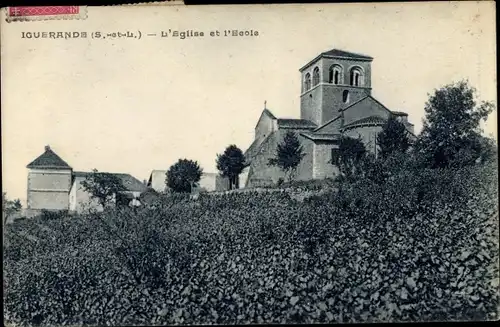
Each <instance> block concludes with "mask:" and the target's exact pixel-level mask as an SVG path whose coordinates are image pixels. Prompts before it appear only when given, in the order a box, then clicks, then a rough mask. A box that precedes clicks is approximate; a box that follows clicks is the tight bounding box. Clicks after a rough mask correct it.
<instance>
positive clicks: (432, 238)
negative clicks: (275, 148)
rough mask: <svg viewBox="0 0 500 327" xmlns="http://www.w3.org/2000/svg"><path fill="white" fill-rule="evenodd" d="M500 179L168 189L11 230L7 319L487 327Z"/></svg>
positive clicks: (455, 174) (448, 173)
mask: <svg viewBox="0 0 500 327" xmlns="http://www.w3.org/2000/svg"><path fill="white" fill-rule="evenodd" d="M400 159H401V157H398V156H395V157H394V158H392V159H388V160H395V161H397V160H400ZM401 160H402V159H401ZM497 169H498V168H497V165H496V163H495V162H486V163H485V164H481V165H476V166H470V167H462V168H459V169H448V168H447V169H427V168H425V169H420V170H419V171H417V172H418V173H417V172H416V171H414V170H413V171H412V170H407V169H399V170H397V169H394V170H393V171H392V172H391V173H392V175H391V176H390V178H387V179H386V182H385V183H384V184H382V185H381V184H379V183H377V182H376V181H372V180H371V179H369V178H367V177H360V178H359V179H357V180H353V181H348V180H345V181H343V182H342V184H341V185H338V186H341V187H340V188H339V189H338V190H335V189H332V190H331V191H329V192H326V193H322V194H319V193H318V195H317V196H316V197H314V198H311V199H310V200H309V201H304V202H298V201H295V200H293V198H292V197H291V196H290V194H289V193H287V192H285V190H278V192H273V193H271V192H268V193H258V192H254V193H253V192H249V193H231V194H226V195H217V196H215V195H212V196H210V195H208V194H206V195H200V197H199V198H198V199H197V200H190V198H189V194H182V193H181V194H176V193H174V194H170V195H159V196H158V198H157V200H156V201H157V205H156V206H155V208H153V209H149V208H141V209H139V210H138V211H137V213H133V212H132V211H130V210H125V209H123V208H117V209H116V210H109V211H105V212H103V213H99V214H98V215H97V216H96V217H98V218H99V219H93V218H92V217H91V216H74V217H63V218H62V219H61V220H58V221H53V220H49V221H41V220H40V219H39V218H34V219H30V220H26V221H19V222H15V223H14V224H11V225H9V226H7V228H9V233H7V234H6V235H7V237H6V240H5V241H6V244H5V245H4V281H5V284H4V316H5V320H6V321H7V322H11V323H19V324H22V325H35V324H39V325H40V324H41V325H171V324H189V325H206V324H263V323H264V324H274V323H280V324H282V323H299V322H302V323H353V322H355V323H360V322H397V321H401V322H410V321H419V322H420V321H436V320H454V321H457V320H493V319H498V304H499V297H498V286H499V285H498V280H499V277H500V276H499V267H498V262H499V257H498V254H499V253H498V246H499V244H498V240H499V235H498V179H497Z"/></svg>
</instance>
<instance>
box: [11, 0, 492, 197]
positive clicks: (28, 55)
mask: <svg viewBox="0 0 500 327" xmlns="http://www.w3.org/2000/svg"><path fill="white" fill-rule="evenodd" d="M2 15H3V14H2ZM169 29H171V30H177V31H193V32H204V37H188V38H185V39H180V38H172V37H161V36H160V35H161V32H162V31H163V32H164V33H166V32H168V30H169ZM235 29H236V30H239V31H254V34H255V31H257V32H258V33H259V35H258V36H253V37H252V36H247V37H222V36H221V37H211V36H210V32H211V31H216V30H219V31H224V30H235ZM42 31H46V32H51V31H53V32H59V31H61V32H75V31H76V32H87V33H88V35H89V36H88V37H87V38H75V39H47V38H45V39H42V38H39V39H33V38H32V39H27V38H21V35H22V32H25V33H26V32H42ZM98 31H100V32H101V33H111V32H115V31H116V32H117V31H121V32H125V31H130V32H133V33H136V35H137V34H138V33H139V32H141V39H140V40H139V39H134V38H128V39H127V38H122V39H112V38H107V39H104V40H103V39H92V38H91V37H90V35H91V33H92V32H98ZM1 33H2V35H1V37H2V44H1V58H2V62H1V65H2V67H1V68H2V113H1V114H2V116H1V124H2V173H3V180H2V183H3V185H2V188H3V190H4V191H5V192H7V195H8V197H9V198H20V199H21V200H22V201H25V199H26V185H27V168H26V165H27V164H28V163H29V162H31V161H32V160H33V159H35V158H36V157H37V156H39V155H40V154H42V153H43V151H44V146H45V145H50V147H51V148H52V149H53V150H54V151H55V152H56V153H57V154H58V155H59V156H61V157H62V158H63V159H64V160H65V161H66V162H68V163H69V164H70V165H71V166H72V167H73V169H74V170H77V171H89V170H91V169H93V168H96V169H98V170H99V171H108V172H122V173H130V174H132V175H133V176H135V177H136V178H138V179H139V180H143V179H148V178H149V175H150V173H151V171H152V170H154V169H168V168H169V167H170V166H171V165H172V164H174V163H175V162H176V161H177V160H178V159H179V158H187V159H192V160H196V161H198V162H199V163H200V165H201V167H202V168H203V169H204V171H206V172H215V171H216V168H215V158H216V154H217V153H221V152H223V151H224V149H225V147H226V146H228V145H229V144H236V145H237V146H239V147H240V148H241V149H242V150H243V151H244V150H246V148H247V147H248V146H249V145H250V144H251V142H252V141H253V137H254V127H255V124H256V123H257V119H258V118H259V116H260V114H261V112H262V110H263V109H264V101H267V108H268V109H269V110H271V112H272V113H273V114H274V115H275V116H277V117H282V118H300V102H299V95H300V83H301V81H300V79H301V78H300V73H299V68H300V67H302V65H304V64H305V63H307V62H308V61H310V60H311V59H313V58H314V57H316V56H317V55H318V54H319V53H320V52H323V51H327V50H330V49H332V48H337V49H343V50H347V51H352V52H357V53H362V54H366V55H369V56H371V57H373V58H374V60H373V62H372V88H373V89H372V95H373V96H374V97H375V98H376V99H377V100H379V101H380V102H382V103H383V104H384V105H386V106H387V107H388V108H389V109H391V110H397V111H405V112H407V113H409V120H410V121H411V122H412V123H414V124H415V131H416V132H417V133H418V132H419V131H420V129H421V126H422V119H423V117H424V106H425V102H426V100H427V99H428V94H429V93H432V92H433V91H434V90H435V89H436V88H440V87H442V86H444V85H446V84H449V83H452V82H456V81H459V80H462V79H468V80H469V82H470V84H471V85H472V86H474V87H475V88H476V89H477V90H478V95H479V97H480V98H481V99H482V100H487V101H492V102H494V104H495V106H496V61H495V59H496V45H495V42H496V41H495V40H496V35H495V4H494V3H493V2H451V3H449V2H436V3H433V2H421V3H418V2H416V3H379V4H377V3H365V4H309V5H295V4H289V5H251V6H248V5H246V6H243V5H240V6H189V7H183V6H179V7H178V6H171V7H148V6H147V7H131V6H124V7H100V8H93V7H90V8H87V18H86V19H81V20H58V21H37V22H12V23H6V22H5V19H4V17H2V30H1ZM148 33H155V34H157V36H156V37H147V36H146V34H148ZM484 128H485V132H486V134H493V137H495V138H496V111H495V112H494V113H493V114H492V115H491V116H490V119H489V121H488V122H487V123H486V124H485V126H484Z"/></svg>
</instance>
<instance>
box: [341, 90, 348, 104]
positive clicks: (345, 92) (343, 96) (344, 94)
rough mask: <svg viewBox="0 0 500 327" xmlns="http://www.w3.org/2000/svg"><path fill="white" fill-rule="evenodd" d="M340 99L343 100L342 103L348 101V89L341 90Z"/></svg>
mask: <svg viewBox="0 0 500 327" xmlns="http://www.w3.org/2000/svg"><path fill="white" fill-rule="evenodd" d="M342 101H344V103H347V102H349V91H348V90H344V92H342Z"/></svg>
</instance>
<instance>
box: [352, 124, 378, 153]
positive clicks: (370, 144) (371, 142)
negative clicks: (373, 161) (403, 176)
mask: <svg viewBox="0 0 500 327" xmlns="http://www.w3.org/2000/svg"><path fill="white" fill-rule="evenodd" d="M381 131H382V127H381V126H365V127H358V128H355V129H352V130H348V131H346V133H345V135H346V136H349V137H353V138H358V137H359V138H361V140H362V141H363V143H364V145H365V148H366V150H368V151H370V152H371V153H373V154H376V151H378V150H379V147H378V146H377V148H375V146H376V138H377V135H378V133H380V132H381Z"/></svg>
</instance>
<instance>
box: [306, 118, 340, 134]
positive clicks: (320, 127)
mask: <svg viewBox="0 0 500 327" xmlns="http://www.w3.org/2000/svg"><path fill="white" fill-rule="evenodd" d="M339 118H342V115H337V116H335V118H332V119H330V120H329V121H327V122H326V123H324V124H323V125H321V126H318V127H317V128H316V129H314V130H313V132H317V131H319V130H321V129H323V128H325V127H326V126H328V125H329V124H331V123H333V122H334V121H336V120H337V119H339Z"/></svg>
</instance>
